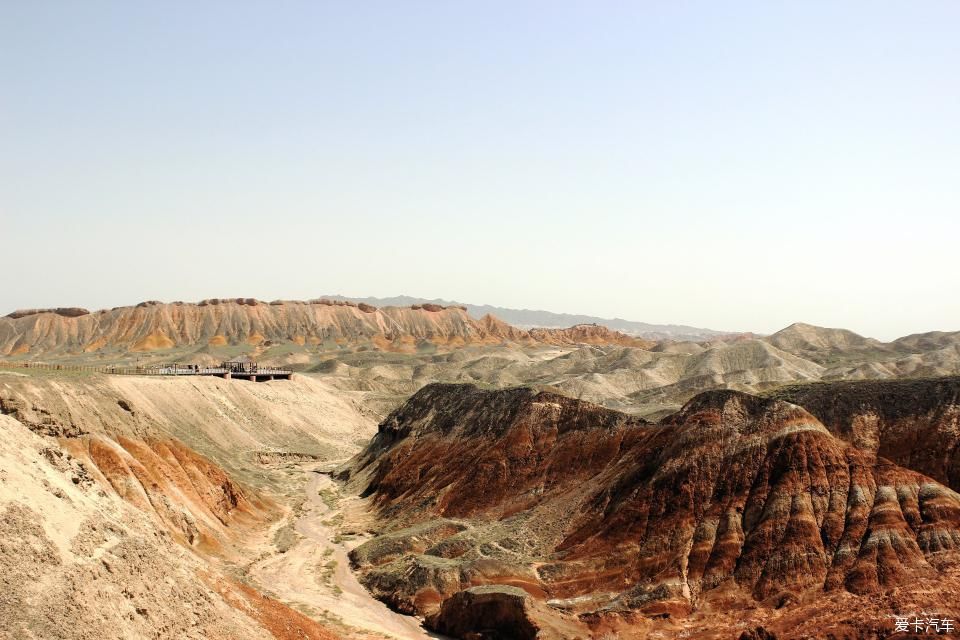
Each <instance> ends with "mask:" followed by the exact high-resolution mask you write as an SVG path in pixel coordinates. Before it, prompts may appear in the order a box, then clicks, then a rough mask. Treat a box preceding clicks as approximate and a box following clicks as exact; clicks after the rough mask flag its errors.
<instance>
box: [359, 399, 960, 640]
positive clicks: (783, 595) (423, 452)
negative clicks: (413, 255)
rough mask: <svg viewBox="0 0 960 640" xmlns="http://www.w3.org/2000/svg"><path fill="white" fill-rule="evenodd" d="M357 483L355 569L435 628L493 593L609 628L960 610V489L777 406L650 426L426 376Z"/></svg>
mask: <svg viewBox="0 0 960 640" xmlns="http://www.w3.org/2000/svg"><path fill="white" fill-rule="evenodd" d="M344 475H351V476H352V478H353V480H352V481H353V482H355V483H357V484H362V485H364V486H365V488H366V494H367V495H369V496H370V498H371V500H372V501H373V504H374V505H375V506H376V508H377V509H378V512H379V514H380V517H381V523H382V526H383V535H381V536H380V537H378V538H376V539H374V540H372V541H370V542H368V543H366V544H364V545H362V546H361V547H359V548H358V549H356V550H355V552H354V553H353V557H352V559H353V562H354V563H355V565H356V567H357V569H358V570H359V572H360V574H361V579H362V580H363V582H364V583H365V584H366V585H367V586H368V587H369V588H370V589H371V590H372V591H374V593H376V594H378V595H379V597H381V598H383V599H384V600H385V601H387V602H388V603H390V604H391V605H392V606H394V607H396V608H398V609H401V610H407V611H416V612H419V613H422V614H425V615H427V616H428V619H429V620H432V621H433V623H434V624H435V625H437V626H438V628H439V627H440V626H442V625H452V624H454V623H453V622H452V621H451V617H452V616H454V614H453V613H452V612H453V611H461V612H462V611H463V609H464V607H465V606H466V605H465V603H469V602H474V601H477V598H476V597H472V596H471V597H467V596H457V599H456V600H451V598H453V597H454V596H455V595H456V594H458V593H460V592H462V591H464V590H467V589H470V588H472V587H476V586H479V585H484V584H500V585H511V586H515V587H520V588H521V589H523V591H524V592H525V593H526V597H529V598H532V599H533V600H534V601H536V602H539V603H541V604H543V603H548V604H549V605H550V606H549V607H547V608H546V609H545V610H543V609H535V608H533V607H519V609H518V606H513V607H512V608H511V607H506V609H509V610H524V611H540V613H532V614H530V615H531V616H533V618H536V617H537V616H547V617H549V618H551V619H552V620H545V621H544V626H545V628H546V627H549V626H550V625H554V626H555V625H556V624H559V623H557V620H560V621H561V622H562V623H564V624H568V623H569V624H582V625H587V626H589V627H590V628H592V629H593V632H596V633H599V632H600V630H603V629H606V630H608V631H609V630H611V629H612V630H617V631H616V632H617V633H621V632H622V633H640V632H645V630H649V629H651V628H654V627H655V628H659V629H672V630H674V631H677V632H679V631H681V630H683V631H685V632H687V633H688V635H692V636H696V635H697V634H702V635H704V636H705V637H709V636H710V634H711V633H713V634H717V633H719V634H720V636H721V637H727V636H724V635H723V634H725V633H732V632H733V631H734V630H736V629H739V628H740V626H742V625H745V624H748V623H749V624H752V625H754V627H755V626H764V625H766V626H767V627H770V628H772V629H780V630H781V632H783V631H784V628H782V625H783V624H784V621H786V620H792V621H791V623H790V624H791V625H793V626H792V627H791V629H792V631H791V632H796V631H797V629H798V628H800V627H796V625H798V624H800V623H799V622H797V618H796V617H794V618H791V616H794V614H796V616H800V619H804V618H803V616H806V619H809V620H814V619H819V620H821V622H824V621H823V617H822V614H823V613H824V611H826V609H825V607H830V608H832V609H833V611H834V613H835V614H836V615H834V616H833V617H832V618H827V620H826V621H825V622H824V623H825V624H829V625H831V626H830V628H831V629H832V630H833V632H835V635H836V636H837V637H858V634H863V633H868V632H870V633H872V632H873V631H870V630H874V631H877V632H878V633H879V632H882V631H883V630H884V629H887V627H889V629H887V631H889V630H892V627H893V622H892V621H893V619H892V617H891V616H892V615H893V614H895V613H906V612H907V611H908V610H909V607H911V606H914V607H915V606H924V607H927V608H926V609H924V610H925V611H937V612H942V614H943V615H944V616H946V615H948V614H953V615H954V617H957V616H956V614H957V613H958V612H957V611H956V610H955V609H956V607H955V604H954V602H953V600H951V599H950V598H949V597H945V596H943V595H942V594H948V593H957V592H958V591H957V587H958V583H957V567H958V561H960V553H958V545H960V496H958V495H957V494H956V493H954V492H953V491H952V490H950V489H949V488H948V487H946V486H944V485H942V484H940V483H938V482H936V481H935V480H933V479H932V478H930V477H927V476H924V475H922V474H920V473H918V472H915V471H912V470H909V469H906V468H903V467H901V466H898V465H896V464H893V463H892V462H890V461H888V460H886V459H884V458H882V457H877V456H876V455H874V454H873V453H872V452H871V451H867V450H863V449H861V448H858V447H855V446H853V445H851V444H850V443H848V442H846V441H845V440H843V439H841V438H838V437H837V436H836V435H834V434H832V433H831V432H830V431H829V430H828V429H827V428H826V427H825V426H824V425H823V424H822V423H821V422H820V420H818V419H817V418H816V417H814V415H812V414H811V413H809V412H808V411H806V410H804V409H802V408H800V407H799V406H797V405H794V404H791V403H788V402H784V401H781V400H776V399H765V398H758V397H756V396H751V395H748V394H744V393H739V392H731V391H720V392H708V393H705V394H701V395H700V396H697V397H696V398H694V399H693V400H692V401H691V402H689V403H688V404H687V405H686V406H685V407H684V408H683V409H682V410H681V411H680V412H678V413H677V414H675V415H672V416H670V417H668V418H666V419H665V420H663V421H662V422H660V423H658V424H655V425H654V424H650V423H646V422H643V421H641V420H638V419H636V418H631V417H629V416H627V415H624V414H620V413H617V412H614V411H609V410H606V409H603V408H601V407H597V406H595V405H590V404H588V403H583V402H579V401H576V400H572V399H570V398H566V397H561V396H558V395H554V394H550V393H537V392H534V391H531V390H527V389H511V390H506V391H493V392H488V391H481V390H478V389H476V388H475V387H472V386H469V385H462V386H458V385H431V386H428V387H426V388H424V389H423V390H422V391H421V392H419V393H418V394H416V395H415V396H414V397H413V398H411V399H410V401H409V402H408V403H407V404H406V405H405V406H404V407H401V408H400V409H398V410H397V411H396V412H394V413H393V414H392V415H391V416H389V417H388V418H387V419H386V420H385V421H384V422H383V423H382V424H381V425H380V429H379V432H378V434H377V436H376V437H375V438H374V440H373V441H372V442H371V445H370V446H369V447H368V449H367V450H366V451H365V452H364V453H363V454H361V455H360V456H358V457H357V458H356V459H355V461H354V464H353V466H352V468H351V469H350V470H349V471H348V472H345V474H344ZM400 576H403V578H402V579H399V577H400ZM938 590H939V592H940V594H941V595H937V592H938ZM515 596H516V594H513V595H512V596H511V597H515ZM504 597H506V596H504ZM491 598H494V599H495V598H496V596H491V595H490V594H486V595H484V597H483V598H482V599H481V600H483V602H485V603H486V604H485V605H484V606H488V607H489V606H492V605H490V600H491ZM448 600H450V602H451V604H450V605H449V606H448V605H447V604H446V603H447V601H448ZM917 610H918V611H919V609H917ZM544 611H546V612H545V613H544ZM711 612H712V613H711ZM717 612H724V613H717ZM731 612H739V613H738V614H734V615H731ZM469 615H470V614H468V613H462V614H461V617H469ZM534 623H536V620H534ZM454 626H456V625H454ZM800 626H801V627H802V625H800ZM458 628H459V627H458ZM584 628H585V627H584ZM751 628H753V627H751ZM745 629H746V627H744V630H745ZM584 633H587V632H584ZM737 633H738V634H739V632H737ZM815 635H816V634H815ZM821 636H822V634H821ZM786 637H793V636H791V635H787V636H786Z"/></svg>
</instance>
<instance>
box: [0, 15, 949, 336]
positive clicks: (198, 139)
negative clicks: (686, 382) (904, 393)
mask: <svg viewBox="0 0 960 640" xmlns="http://www.w3.org/2000/svg"><path fill="white" fill-rule="evenodd" d="M957 33H960V3H958V2H956V1H954V0H948V1H943V2H938V1H935V0H925V1H924V2H906V1H901V2H887V1H884V0H871V1H869V2H866V1H864V2H860V1H856V0H848V1H844V2H834V1H830V2H827V1H817V0H814V1H799V0H797V1H793V2H788V1H772V2H771V1H769V0H765V1H762V2H761V1H757V2H735V1H734V2H714V1H712V0H710V1H707V0H705V1H702V2H689V1H682V0H679V1H676V2H673V1H671V2H666V1H664V2H640V1H638V2H557V1H551V2H535V1H528V2H515V1H511V2H496V1H493V2H441V1H439V0H436V1H432V2H420V1H417V0H408V1H404V2H396V1H394V0H391V1H389V2H377V1H369V2H319V1H310V2H286V1H277V2H266V1H263V2H259V1H255V0H247V1H245V2H216V1H212V0H211V1H207V2H202V3H196V2H179V1H176V0H174V1H170V2H119V1H118V2H106V1H102V0H91V1H90V2H82V3H81V2H68V1H65V0H64V1H62V2H49V1H46V0H37V1H33V2H0V80H2V82H0V175H2V176H3V178H2V180H0V242H2V245H0V246H2V252H0V264H2V265H3V266H2V269H3V274H4V277H3V278H2V279H0V283H2V286H0V313H7V312H9V311H12V310H13V309H17V308H29V307H52V306H81V307H86V308H90V309H97V308H103V307H112V306H118V305H124V304H135V303H137V302H140V301H143V300H152V299H157V300H164V301H173V300H186V301H193V300H200V299H203V298H210V297H240V296H242V297H256V298H260V299H264V300H272V299H277V298H284V299H304V298H312V297H316V296H320V295H323V294H334V293H340V294H344V295H350V296H393V295H399V294H408V295H414V296H423V297H428V298H433V297H439V298H447V299H454V300H458V301H462V302H470V303H474V304H483V303H487V304H494V305H499V306H505V307H514V308H532V309H546V310H550V311H558V312H571V313H584V314H592V315H597V316H603V317H614V316H616V317H621V318H627V319H631V320H639V321H646V322H656V323H681V324H689V325H694V326H700V327H710V328H714V329H721V330H740V331H757V332H762V333H769V332H773V331H776V330H777V329H779V328H782V327H784V326H786V325H788V324H790V323H792V322H795V321H803V322H809V323H812V324H817V325H823V326H830V327H845V328H849V329H851V330H854V331H857V332H858V333H861V334H864V335H868V336H872V337H877V338H881V339H891V338H894V337H897V336H900V335H905V334H909V333H916V332H921V331H928V330H935V329H939V330H958V329H960V295H958V293H960V284H958V283H960V277H958V276H960V259H958V251H957V240H958V232H960V77H958V70H960V38H958V37H957Z"/></svg>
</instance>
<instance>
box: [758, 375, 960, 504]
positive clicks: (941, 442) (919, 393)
mask: <svg viewBox="0 0 960 640" xmlns="http://www.w3.org/2000/svg"><path fill="white" fill-rule="evenodd" d="M771 396H772V397H775V398H779V399H783V400H787V401H789V402H794V403H796V404H799V405H801V406H803V407H804V408H805V409H807V410H808V411H809V412H810V413H812V414H813V415H815V416H816V417H817V418H818V419H819V420H820V421H821V422H822V423H823V424H824V425H826V427H827V428H828V429H830V431H831V432H832V433H834V434H835V435H837V436H839V437H841V438H843V439H844V440H846V441H847V442H850V443H852V444H853V445H855V446H856V447H858V448H860V449H863V450H864V451H867V452H870V453H875V454H876V455H879V456H882V457H884V458H887V459H889V460H892V461H893V462H896V463H897V464H899V465H902V466H905V467H908V468H910V469H914V470H916V471H919V472H921V473H924V474H926V475H928V476H930V477H932V478H935V479H936V480H939V481H940V482H942V483H944V484H946V485H948V486H950V487H951V488H953V489H960V376H949V377H943V378H925V379H916V380H855V381H837V382H821V383H813V384H804V385H793V386H788V387H783V388H781V389H778V390H776V391H775V392H773V393H772V394H771Z"/></svg>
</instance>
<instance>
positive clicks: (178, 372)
mask: <svg viewBox="0 0 960 640" xmlns="http://www.w3.org/2000/svg"><path fill="white" fill-rule="evenodd" d="M0 367H2V368H6V369H36V370H41V371H69V372H75V373H104V374H108V375H115V376H216V377H218V378H224V379H228V380H229V379H231V378H238V379H240V380H251V381H255V382H265V381H267V380H289V379H290V376H292V375H293V371H291V370H290V369H277V368H273V367H260V366H257V365H255V364H253V365H247V364H246V363H244V364H234V363H224V364H222V365H220V366H218V367H202V366H199V365H184V364H166V365H157V366H152V367H120V366H111V365H103V366H93V365H74V364H48V363H45V362H9V361H0Z"/></svg>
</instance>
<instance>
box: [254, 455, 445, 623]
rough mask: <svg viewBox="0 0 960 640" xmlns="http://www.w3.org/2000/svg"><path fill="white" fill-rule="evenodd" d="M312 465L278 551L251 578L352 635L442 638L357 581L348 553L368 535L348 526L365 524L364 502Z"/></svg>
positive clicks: (303, 470) (304, 471)
mask: <svg viewBox="0 0 960 640" xmlns="http://www.w3.org/2000/svg"><path fill="white" fill-rule="evenodd" d="M311 466H315V463H314V464H313V465H311V464H309V463H305V464H303V465H301V466H300V468H299V473H300V474H301V476H302V477H303V482H304V485H305V491H306V498H305V500H304V501H303V503H302V505H301V506H300V507H299V508H298V509H296V510H295V511H294V513H293V514H291V516H290V519H289V520H288V521H287V522H286V523H283V524H281V525H280V526H278V528H277V533H276V535H275V537H274V542H275V546H276V552H275V553H272V554H270V555H268V556H267V557H265V558H261V559H260V560H258V561H256V562H255V563H253V564H252V565H250V567H248V569H247V575H248V577H249V578H250V579H251V580H252V581H253V582H254V583H255V584H256V585H257V586H258V587H259V588H260V589H262V590H263V591H264V592H265V593H268V594H270V595H273V596H274V597H276V598H279V599H280V600H282V601H284V602H286V603H287V604H289V605H290V606H293V607H294V608H296V609H299V610H300V611H302V612H303V613H305V614H307V615H309V616H311V617H313V618H315V619H317V620H318V621H320V622H323V623H325V624H328V625H330V626H331V627H332V628H334V629H336V630H337V631H338V632H339V633H340V634H342V635H343V636H345V637H348V638H396V639H398V640H424V639H428V638H438V637H441V636H437V635H435V634H432V633H429V632H428V631H426V630H425V629H424V628H423V627H422V625H421V621H420V620H419V619H418V618H415V617H413V616H405V615H401V614H398V613H395V612H393V611H391V610H390V609H389V608H387V606H386V605H385V604H383V603H382V602H380V601H379V600H376V599H374V598H373V597H372V596H371V595H370V594H369V593H368V592H367V590H366V589H364V588H363V586H362V585H361V584H360V583H359V582H358V581H357V579H356V577H355V576H354V575H353V572H352V571H350V561H349V559H348V557H347V553H348V552H349V551H350V549H352V548H354V547H356V546H357V545H358V544H360V543H362V542H363V539H362V538H359V537H357V536H355V535H344V534H343V531H344V530H345V529H349V530H351V531H354V530H357V529H359V528H360V527H358V526H356V525H357V524H358V523H357V520H358V515H357V514H358V513H360V514H362V511H363V509H362V505H360V504H358V500H357V499H356V498H345V497H344V496H342V495H341V493H340V491H339V488H338V485H337V483H336V482H334V481H333V480H332V479H331V478H330V476H329V475H327V474H325V473H318V472H315V471H313V470H311V469H310V467H311ZM360 517H361V518H362V515H361V516H360ZM345 518H346V519H348V521H347V522H345Z"/></svg>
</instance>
